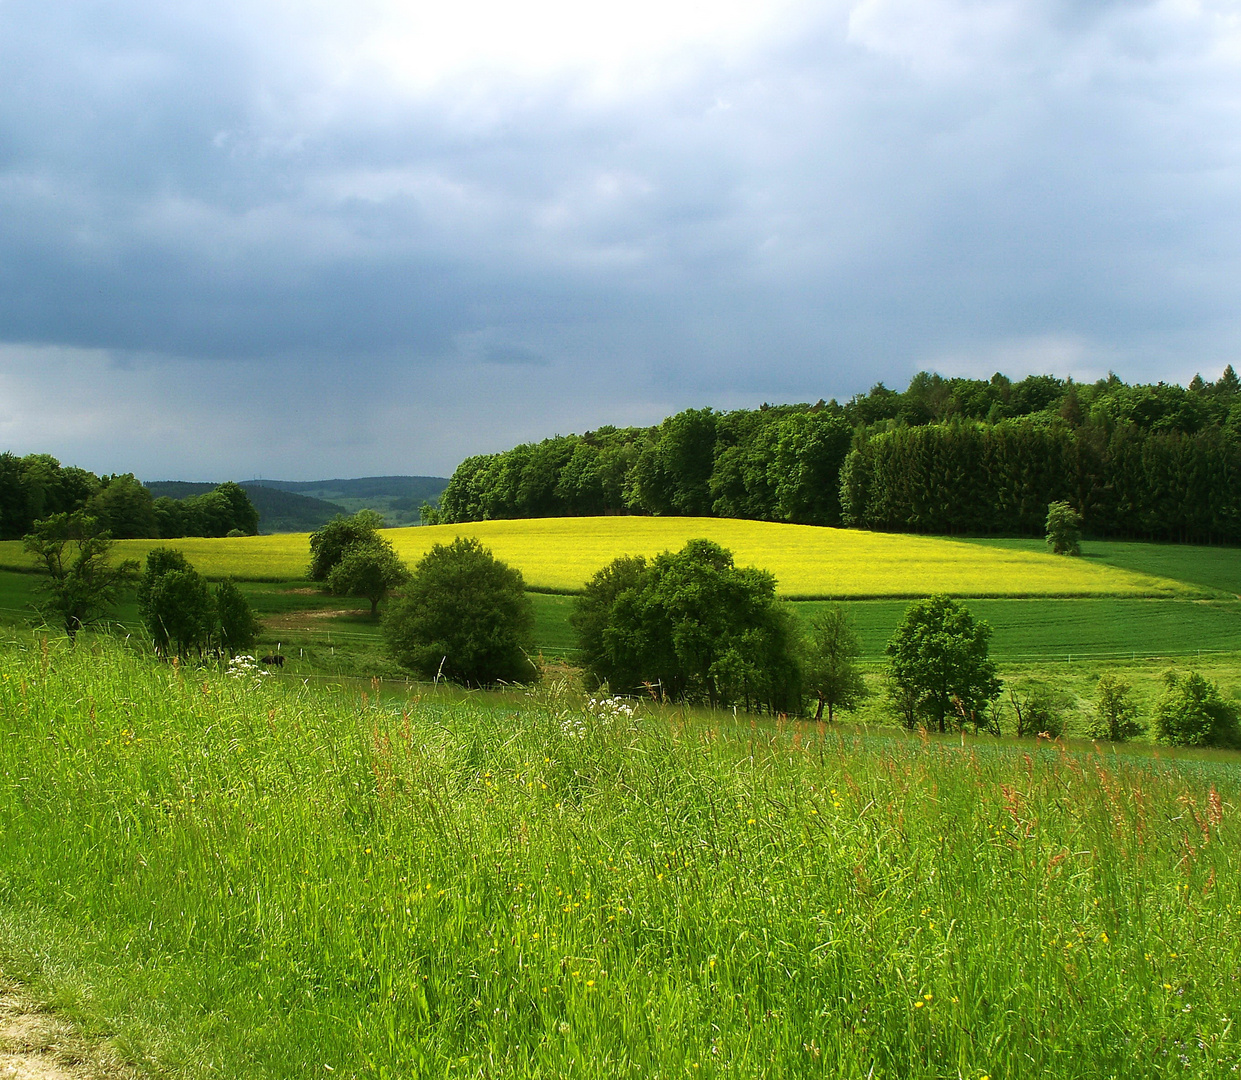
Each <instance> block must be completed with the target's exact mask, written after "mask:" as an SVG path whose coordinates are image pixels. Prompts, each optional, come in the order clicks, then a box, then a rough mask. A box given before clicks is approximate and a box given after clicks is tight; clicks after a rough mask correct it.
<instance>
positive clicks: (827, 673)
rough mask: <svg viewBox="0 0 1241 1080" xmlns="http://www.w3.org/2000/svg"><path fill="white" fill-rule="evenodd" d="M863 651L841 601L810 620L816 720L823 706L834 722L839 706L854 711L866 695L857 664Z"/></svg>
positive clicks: (809, 669) (809, 667)
mask: <svg viewBox="0 0 1241 1080" xmlns="http://www.w3.org/2000/svg"><path fill="white" fill-rule="evenodd" d="M861 654H862V646H861V643H860V642H859V641H858V636H857V633H856V632H855V631H854V629H853V624H852V622H851V620H850V619H849V615H848V612H846V611H845V609H844V607H843V606H842V605H841V604H833V605H832V606H831V607H829V608H828V609H827V610H826V611H824V612H822V613H821V614H820V615H818V616H816V617H815V618H814V619H813V620H812V621H811V624H810V641H809V643H808V646H807V650H806V689H807V690H809V691H810V693H812V694H815V695H817V697H818V699H819V701H818V708H817V709H816V710H815V714H814V718H815V719H816V720H820V719H822V717H823V709H824V707H826V708H827V719H828V721H829V722H831V721H833V720H835V719H836V710H837V709H844V710H845V711H852V710H853V709H856V708H857V707H858V705H860V704H861V702H862V700H863V699H864V698H865V697H866V681H865V680H864V679H863V678H862V672H861V669H860V668H859V667H858V665H857V658H858V657H859V656H861Z"/></svg>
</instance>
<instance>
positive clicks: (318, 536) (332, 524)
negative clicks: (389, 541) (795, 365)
mask: <svg viewBox="0 0 1241 1080" xmlns="http://www.w3.org/2000/svg"><path fill="white" fill-rule="evenodd" d="M382 527H383V518H382V517H381V516H380V515H379V514H377V513H375V511H374V510H359V511H358V512H357V513H356V514H353V515H351V516H349V517H345V515H343V514H341V515H339V516H337V517H334V518H333V519H332V520H331V521H329V522H328V523H327V524H326V525H324V526H323V528H321V529H317V530H316V531H315V532H312V533H311V534H310V568H309V570H308V571H307V573H308V574H309V576H310V580H311V581H326V580H327V576H328V574H330V573H331V572H332V567H334V566H335V565H336V564H337V563H338V562H340V560H341V559H343V558H344V556H345V550H346V549H347V548H349V547H351V546H352V545H354V544H369V543H371V542H372V541H373V540H377V539H379V532H378V530H379V529H380V528H382Z"/></svg>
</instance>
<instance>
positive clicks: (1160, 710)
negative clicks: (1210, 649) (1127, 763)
mask: <svg viewBox="0 0 1241 1080" xmlns="http://www.w3.org/2000/svg"><path fill="white" fill-rule="evenodd" d="M1164 681H1165V683H1166V689H1165V690H1164V692H1163V694H1162V695H1161V696H1160V698H1159V701H1158V702H1157V703H1156V705H1155V724H1154V729H1155V739H1156V740H1157V741H1158V742H1161V743H1165V744H1167V745H1168V746H1222V747H1229V746H1237V745H1238V744H1239V743H1241V732H1238V721H1237V710H1236V709H1235V708H1234V707H1233V706H1231V705H1229V704H1228V703H1227V702H1226V701H1224V699H1223V698H1222V697H1221V696H1220V692H1219V687H1218V686H1217V685H1216V684H1215V683H1213V682H1209V681H1208V680H1207V679H1204V678H1203V677H1202V676H1201V675H1199V674H1198V673H1197V672H1190V673H1189V674H1188V675H1183V676H1182V675H1177V674H1176V672H1174V671H1170V672H1168V674H1167V675H1165V676H1164Z"/></svg>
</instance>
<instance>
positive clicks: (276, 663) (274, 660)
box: [263, 653, 284, 667]
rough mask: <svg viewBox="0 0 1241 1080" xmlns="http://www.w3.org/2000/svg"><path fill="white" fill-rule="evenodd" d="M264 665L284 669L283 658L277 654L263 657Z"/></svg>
mask: <svg viewBox="0 0 1241 1080" xmlns="http://www.w3.org/2000/svg"><path fill="white" fill-rule="evenodd" d="M263 663H264V664H270V665H271V666H272V667H284V657H283V656H281V655H280V654H279V653H268V654H267V655H266V656H264V657H263Z"/></svg>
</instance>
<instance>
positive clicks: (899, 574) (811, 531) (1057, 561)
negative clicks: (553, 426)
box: [0, 517, 1203, 598]
mask: <svg viewBox="0 0 1241 1080" xmlns="http://www.w3.org/2000/svg"><path fill="white" fill-rule="evenodd" d="M384 535H385V536H386V537H387V538H388V539H389V540H391V541H392V543H393V545H394V546H395V547H396V549H397V552H398V554H400V556H401V557H402V558H403V559H405V560H406V562H409V563H413V562H416V561H417V560H418V559H419V558H421V556H422V555H423V554H425V553H426V551H428V550H429V549H430V547H431V545H432V544H434V543H446V542H448V541H450V540H451V539H452V538H453V537H455V536H461V535H466V536H476V537H478V538H479V539H480V540H481V541H482V542H483V543H484V544H486V545H487V546H488V547H489V548H491V549H492V550H493V551H494V552H495V554H496V556H497V557H498V558H500V559H503V560H504V561H505V562H508V563H510V564H511V565H513V566H516V567H517V568H518V569H520V570H521V571H522V573H523V574H524V575H525V578H526V581H527V583H528V585H529V586H530V587H531V588H532V589H536V590H542V591H552V592H576V591H578V590H580V589H581V588H582V586H583V585H584V584H585V582H586V581H587V580H588V579H589V578H590V577H591V576H592V575H593V574H594V573H595V571H597V570H598V569H599V568H600V567H602V566H604V565H606V564H607V563H608V562H610V561H611V560H612V559H614V558H616V557H617V556H618V555H625V554H630V555H647V556H650V555H655V554H658V553H659V552H661V551H667V550H676V549H679V548H680V547H682V546H683V545H684V544H685V542H686V541H687V540H689V539H692V538H695V537H705V538H707V539H711V540H715V541H716V542H718V543H720V544H721V545H723V546H724V547H726V548H728V549H729V550H731V551H732V552H733V554H734V557H735V559H736V561H737V563H738V565H742V566H747V565H750V566H759V567H761V568H763V569H766V570H769V571H771V572H772V573H773V574H774V575H775V577H776V581H777V588H778V590H779V592H780V593H781V595H783V596H786V597H790V598H832V597H841V598H847V597H852V598H866V597H885V596H886V597H913V596H926V595H930V594H932V593H940V592H942V593H949V594H951V595H954V596H964V597H971V596H1011V597H1019V596H1066V597H1067V596H1186V595H1193V594H1200V593H1201V592H1202V591H1203V590H1202V588H1201V586H1197V585H1193V586H1191V585H1186V584H1184V583H1182V582H1178V581H1176V580H1172V579H1169V578H1164V577H1160V576H1157V575H1156V574H1153V573H1151V572H1149V571H1145V570H1141V569H1134V568H1123V569H1122V568H1120V567H1118V566H1111V565H1107V564H1105V563H1102V562H1100V561H1097V560H1090V559H1066V558H1058V557H1056V556H1053V555H1050V554H1048V553H1046V552H1045V551H1035V550H1025V549H1020V548H1006V547H1003V546H994V545H993V546H988V545H979V544H970V543H964V542H961V541H957V540H947V539H942V538H936V537H927V536H910V535H902V534H895V533H872V532H865V531H862V530H855V529H828V528H820V527H815V526H810V525H783V524H778V523H774V522H764V521H740V520H732V519H722V518H659V517H602V518H536V519H528V520H519V521H484V522H477V523H471V524H466V525H437V526H433V527H427V528H407V529H388V530H385V531H384ZM158 543H166V544H168V545H169V546H172V547H175V548H177V549H178V550H180V551H182V552H184V554H185V555H186V557H187V558H188V559H189V560H190V561H191V562H192V563H193V564H194V565H195V566H196V567H197V568H198V569H199V570H200V571H201V572H202V573H204V574H206V575H207V576H208V577H211V578H224V577H232V578H234V579H236V580H238V581H287V580H292V579H296V578H300V577H302V576H303V575H304V574H305V571H306V565H307V562H308V560H309V547H308V539H307V536H306V535H305V534H282V535H277V536H247V537H237V538H225V539H204V538H187V539H182V540H176V541H163V542H161V541H152V540H122V541H118V542H117V545H116V550H117V553H118V555H119V556H124V557H131V558H138V559H141V558H142V557H143V556H144V555H145V553H146V552H147V551H149V550H150V549H151V548H152V547H154V546H156V544H158ZM29 565H30V563H29V557H28V556H27V555H25V554H24V553H23V552H22V551H21V545H20V542H18V541H6V542H3V543H0V566H5V567H17V568H21V567H27V566H29Z"/></svg>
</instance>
